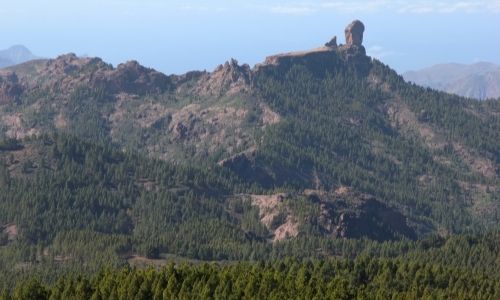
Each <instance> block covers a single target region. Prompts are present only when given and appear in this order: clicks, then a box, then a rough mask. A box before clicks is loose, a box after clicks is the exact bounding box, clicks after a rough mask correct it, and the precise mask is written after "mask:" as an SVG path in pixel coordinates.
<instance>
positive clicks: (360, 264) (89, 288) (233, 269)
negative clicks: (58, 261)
mask: <svg viewBox="0 0 500 300" xmlns="http://www.w3.org/2000/svg"><path fill="white" fill-rule="evenodd" d="M12 295H13V297H14V299H49V298H50V299H115V298H116V299H195V298H196V299H214V298H216V299H242V298H244V299H435V298H452V299H494V298H495V297H498V296H499V295H500V286H499V285H498V281H497V280H496V278H495V277H490V276H487V275H485V274H483V273H476V272H471V271H464V270H462V269H460V268H454V267H449V266H446V267H445V266H439V265H433V264H430V263H418V262H406V261H404V260H401V259H371V258H367V257H360V258H357V259H355V260H354V261H346V260H326V261H315V260H313V261H304V262H299V261H296V260H285V261H276V262H272V263H260V264H250V263H237V264H231V265H226V266H220V265H216V264H201V265H197V266H196V265H180V266H174V265H173V264H170V265H168V266H166V267H164V268H162V269H160V270H155V269H142V270H137V269H122V270H116V271H111V270H103V271H101V272H100V273H99V274H97V275H95V276H92V277H90V278H87V277H80V276H78V277H75V276H68V277H63V278H60V279H59V280H58V281H57V282H56V283H55V284H53V285H49V286H43V285H40V283H39V282H38V281H36V280H33V279H32V280H30V281H28V282H26V283H22V284H18V285H17V286H16V288H15V289H14V291H13V292H12ZM4 297H9V295H8V294H7V295H6V296H4Z"/></svg>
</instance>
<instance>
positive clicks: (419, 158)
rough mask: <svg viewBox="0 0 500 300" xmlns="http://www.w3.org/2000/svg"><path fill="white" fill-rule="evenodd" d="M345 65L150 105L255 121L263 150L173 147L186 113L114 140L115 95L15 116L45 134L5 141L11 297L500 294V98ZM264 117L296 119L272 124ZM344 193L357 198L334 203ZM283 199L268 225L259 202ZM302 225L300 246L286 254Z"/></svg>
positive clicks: (151, 97) (83, 94)
mask: <svg viewBox="0 0 500 300" xmlns="http://www.w3.org/2000/svg"><path fill="white" fill-rule="evenodd" d="M330 59H331V61H329V62H328V63H322V62H321V61H320V62H318V61H315V60H307V59H304V60H298V61H296V62H294V63H291V64H289V65H283V66H279V67H265V68H261V69H258V70H256V71H254V73H253V75H252V79H251V82H250V83H249V86H250V88H249V89H250V92H249V91H248V90H244V91H242V92H240V94H239V95H237V96H230V95H229V96H228V95H223V96H217V97H216V96H214V95H209V96H207V95H201V96H200V95H198V94H196V95H194V94H193V95H191V94H189V93H192V92H190V90H189V88H191V86H192V85H196V84H197V81H196V80H202V79H200V78H194V79H192V80H187V81H185V82H183V83H180V84H184V85H186V86H187V87H186V88H185V89H182V92H174V91H172V89H167V90H165V91H161V92H155V93H147V94H139V95H137V97H135V98H133V101H136V102H137V103H136V104H137V105H139V104H142V103H155V105H158V106H161V105H163V106H165V107H167V108H169V109H174V108H175V109H177V108H178V107H194V105H199V106H203V105H205V106H206V107H219V106H224V105H226V106H227V107H237V108H239V109H242V110H246V111H248V114H247V115H246V117H245V119H244V121H243V122H242V123H241V124H239V123H238V124H239V125H238V126H240V128H239V129H238V130H237V131H235V132H236V133H238V134H239V133H241V132H243V133H245V135H244V136H245V137H248V139H247V140H245V141H244V142H243V143H237V142H234V141H232V140H230V138H227V139H226V140H224V141H223V142H222V143H221V144H220V145H219V148H218V149H216V150H215V151H212V152H211V151H209V150H207V149H208V148H207V147H208V146H207V144H204V143H202V142H198V140H196V138H195V137H196V136H194V135H193V136H191V138H190V139H189V137H185V136H184V135H182V136H181V138H184V140H180V139H181V138H179V137H175V138H174V137H172V136H171V135H172V134H173V133H172V130H171V129H169V128H170V127H168V123H169V122H172V118H173V117H172V116H170V117H165V119H161V120H160V121H161V122H160V121H157V122H156V123H154V126H150V127H146V126H143V127H140V126H135V125H134V124H133V123H132V122H131V121H130V120H127V122H129V123H126V125H127V126H123V127H122V128H111V126H112V125H113V124H112V123H111V122H110V121H109V120H108V119H106V118H104V117H103V115H106V114H110V112H112V111H113V109H114V107H115V106H116V101H117V100H116V99H117V98H116V95H114V94H112V93H110V92H108V91H106V90H105V89H102V88H94V87H89V86H78V88H75V89H74V90H71V91H70V92H64V93H63V92H62V91H61V90H58V89H53V90H48V89H43V88H33V89H32V90H30V91H29V92H26V93H25V94H22V95H21V96H19V98H17V99H16V101H13V102H12V103H9V104H5V105H3V106H1V107H0V115H1V114H4V115H12V114H15V113H19V114H22V115H23V118H24V119H23V122H24V123H23V124H24V125H25V126H28V125H29V126H31V128H36V129H37V130H39V132H40V134H37V135H33V136H25V137H23V138H13V137H12V136H9V134H8V132H9V131H8V129H9V128H7V127H5V126H4V127H1V126H0V137H1V138H0V226H2V227H1V229H2V230H1V231H0V291H2V292H1V293H0V299H243V298H244V299H263V298H269V299H292V298H297V299H500V271H499V270H500V256H499V255H498V253H500V227H499V226H498V221H499V218H500V216H499V210H500V117H499V116H500V100H498V99H496V100H495V99H491V100H486V101H482V102H479V101H476V100H473V99H466V98H461V97H458V96H454V95H449V94H445V93H441V92H437V91H434V90H430V89H424V88H422V87H418V86H416V85H413V84H410V83H406V82H404V80H403V79H402V77H400V76H399V75H397V74H396V73H395V72H394V71H392V70H391V69H390V68H389V67H387V66H385V65H384V64H382V63H380V62H378V61H376V60H370V61H369V62H368V63H367V65H366V66H364V67H363V68H361V69H360V68H359V66H358V67H357V68H354V66H353V65H352V64H350V63H348V62H346V61H345V60H344V59H343V58H342V56H341V55H337V54H332V57H330ZM30 70H31V69H30ZM89 70H91V71H92V70H94V69H92V68H88V69H85V72H91V71H89ZM18 72H19V74H20V75H19V76H21V77H22V71H19V70H18ZM82 72H83V71H82ZM30 76H34V75H33V74H31V75H30ZM68 76H70V75H68ZM71 76H76V75H71ZM30 78H31V77H30ZM201 78H203V77H201ZM186 82H187V83H186ZM186 91H187V92H186ZM229 98H231V99H232V100H228V99H229ZM61 99H63V100H64V101H65V102H64V103H65V104H64V105H65V106H64V109H65V111H64V112H65V113H67V112H71V118H70V119H68V120H69V121H68V122H70V124H69V125H68V126H66V127H65V128H64V129H62V130H59V129H56V128H54V126H53V125H50V124H51V123H50V122H52V121H53V120H54V118H55V117H56V116H57V115H58V114H59V113H60V112H59V111H55V110H54V109H55V108H57V109H59V105H61V104H60V103H61V101H62V100H61ZM256 99H258V100H256ZM36 101H38V102H37V103H41V104H40V106H41V108H40V109H38V110H33V103H35V102H36ZM58 101H59V102H58ZM133 101H132V100H131V104H128V105H131V108H130V109H131V110H133V109H134V107H133V106H132V105H136V104H134V103H132V102H133ZM255 101H260V102H255ZM51 103H54V104H53V105H51ZM263 105H266V107H269V109H270V110H272V111H273V112H275V113H276V114H277V115H279V116H280V120H279V122H277V123H275V124H271V125H269V126H267V127H266V126H262V124H260V123H259V122H260V121H259V120H261V119H262V117H263V116H262V114H263V111H262V110H260V107H262V106H263ZM137 107H138V106H137ZM124 124H125V123H124ZM408 124H409V125H408ZM410 125H411V126H410ZM2 126H3V125H2ZM134 126H135V127H134ZM196 126H197V125H193V127H192V128H195V129H196V128H198V127H196ZM231 126H233V125H231ZM179 128H181V129H182V127H179ZM186 128H187V129H182V130H184V131H187V132H188V133H186V134H189V130H191V129H192V128H191V127H189V128H188V127H186ZM190 128H191V129H190ZM233 129H234V128H232V129H231V130H233ZM169 130H170V131H169ZM236 133H234V135H236ZM183 134H185V133H184V132H183ZM234 135H233V136H234ZM179 141H180V142H179ZM153 143H154V144H153ZM233 144H238V147H239V148H238V147H236V148H231V149H233V150H231V151H230V150H228V149H229V145H233ZM153 146H154V147H153ZM204 147H205V148H204ZM247 148H251V149H256V150H255V151H254V152H252V156H251V157H250V156H249V155H247V154H246V153H248V151H247V152H245V150H246V149H247ZM158 149H159V150H158ZM200 149H201V150H200ZM235 149H236V150H235ZM238 151H240V152H238ZM241 153H243V154H241ZM235 154H236V155H235ZM238 155H239V156H238ZM235 157H236V158H237V159H236V158H235ZM238 159H239V160H238ZM221 162H224V163H221ZM339 187H348V188H349V189H350V190H352V191H355V192H353V193H352V194H349V196H339V195H338V194H336V196H335V197H333V198H328V197H326V196H321V195H324V194H326V195H333V194H335V192H334V191H336V190H338V189H339ZM306 190H314V191H315V192H314V193H316V194H317V195H320V196H321V197H320V196H315V195H316V194H314V193H313V194H311V193H309V194H306V193H305V191H306ZM280 193H282V194H284V195H285V196H284V197H283V200H280V201H282V202H281V204H279V211H278V210H277V211H275V212H273V215H272V220H271V222H270V224H268V223H265V222H263V216H262V213H263V210H262V208H259V207H258V206H256V205H255V203H254V202H252V200H251V199H253V198H252V195H268V196H272V195H276V194H280ZM361 194H362V195H370V197H367V196H366V197H365V198H363V197H364V196H363V197H358V196H356V195H361ZM353 195H354V196H353ZM325 197H326V198H325ZM358 198H359V199H358ZM325 199H326V200H325ZM364 199H375V200H370V201H372V202H366V203H372V204H373V203H377V204H376V209H374V210H373V211H370V210H369V209H370V208H367V207H369V206H368V205H365V204H364V203H365V202H363V201H368V200H364ZM325 207H327V208H330V207H331V209H330V210H331V211H333V212H331V213H330V214H329V215H327V216H326V217H325ZM388 215H390V216H398V217H397V218H396V217H393V218H392V217H391V218H392V219H391V218H389V217H388V218H389V220H386V219H383V218H382V217H380V216H388ZM325 218H326V219H327V220H326V221H325ZM349 218H351V219H349ZM395 218H396V219H397V220H405V221H404V222H405V224H404V226H405V230H401V228H399V225H395V224H396V223H394V222H396V221H394V222H393V220H394V219H395ZM292 219H293V220H294V221H295V223H293V224H297V225H296V234H295V235H293V236H286V238H284V239H282V240H278V241H275V240H273V238H274V237H275V236H276V235H277V232H278V229H279V228H281V226H282V225H283V224H288V223H287V222H289V220H292ZM349 220H355V221H356V220H357V221H358V222H370V223H369V224H370V225H369V226H370V227H372V228H371V230H365V231H363V230H364V229H363V230H361V229H360V230H358V231H356V228H354V229H352V228H353V226H354V227H356V226H355V225H352V224H359V223H349V222H355V221H349ZM359 220H361V221H359ZM391 220H392V221H391ZM328 222H330V223H328ZM391 222H392V223H391ZM327 223H328V224H330V225H328V224H327ZM325 224H327V225H328V226H329V227H328V226H327V225H325ZM342 226H344V227H345V228H346V231H345V232H351V233H352V236H349V235H348V234H347V233H346V234H344V235H343V236H340V233H338V232H340V231H335V230H336V229H335V228H344V227H342ZM339 230H340V229H339ZM349 230H351V231H349ZM336 232H337V233H336ZM353 232H355V234H354V233H353Z"/></svg>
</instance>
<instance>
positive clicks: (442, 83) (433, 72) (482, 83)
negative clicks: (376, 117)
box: [403, 62, 500, 100]
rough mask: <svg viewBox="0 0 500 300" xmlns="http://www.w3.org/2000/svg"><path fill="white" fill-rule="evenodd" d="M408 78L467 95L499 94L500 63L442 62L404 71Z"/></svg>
mask: <svg viewBox="0 0 500 300" xmlns="http://www.w3.org/2000/svg"><path fill="white" fill-rule="evenodd" d="M403 77H404V78H405V80H407V81H411V82H414V83H416V84H419V85H422V86H425V87H430V88H433V89H437V90H441V91H445V92H448V93H452V94H457V95H461V96H464V97H470V98H476V99H481V100H484V99H487V98H498V97H500V66H498V65H495V64H492V63H486V62H481V63H475V64H472V65H463V64H440V65H435V66H432V67H429V68H426V69H422V70H418V71H409V72H406V73H404V74H403Z"/></svg>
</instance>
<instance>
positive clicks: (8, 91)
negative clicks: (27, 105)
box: [0, 72, 23, 105]
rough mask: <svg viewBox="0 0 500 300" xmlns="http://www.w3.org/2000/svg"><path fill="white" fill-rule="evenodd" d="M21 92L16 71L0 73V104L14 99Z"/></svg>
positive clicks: (21, 88)
mask: <svg viewBox="0 0 500 300" xmlns="http://www.w3.org/2000/svg"><path fill="white" fill-rule="evenodd" d="M22 92H23V87H22V85H21V84H20V83H19V80H18V78H17V75H16V73H14V72H4V73H0V105H2V104H7V103H10V102H12V101H14V100H15V99H16V98H17V97H19V96H20V95H21V93H22Z"/></svg>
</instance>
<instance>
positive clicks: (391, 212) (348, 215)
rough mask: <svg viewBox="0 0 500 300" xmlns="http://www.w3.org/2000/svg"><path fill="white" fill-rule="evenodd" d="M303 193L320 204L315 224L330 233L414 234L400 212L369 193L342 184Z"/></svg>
mask: <svg viewBox="0 0 500 300" xmlns="http://www.w3.org/2000/svg"><path fill="white" fill-rule="evenodd" d="M307 195H308V197H309V199H311V201H313V202H315V203H319V205H320V209H321V214H320V216H319V218H318V221H317V222H318V225H319V226H320V227H321V228H322V229H323V230H324V233H325V234H330V235H332V236H333V237H337V238H361V237H368V238H370V239H374V240H379V241H384V240H393V239H398V238H401V237H406V238H409V239H414V238H416V236H417V235H416V232H415V230H414V229H413V228H411V227H410V226H409V225H408V224H407V220H406V217H405V216H404V215H402V214H401V213H400V212H398V211H397V210H395V209H392V208H389V207H387V206H386V205H385V204H384V203H382V202H380V201H378V200H377V199H375V198H374V197H373V196H371V195H367V194H363V193H359V192H355V191H353V190H351V189H350V188H344V187H343V188H339V189H337V190H336V191H335V192H334V193H324V192H323V193H320V192H308V193H307Z"/></svg>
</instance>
